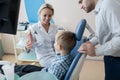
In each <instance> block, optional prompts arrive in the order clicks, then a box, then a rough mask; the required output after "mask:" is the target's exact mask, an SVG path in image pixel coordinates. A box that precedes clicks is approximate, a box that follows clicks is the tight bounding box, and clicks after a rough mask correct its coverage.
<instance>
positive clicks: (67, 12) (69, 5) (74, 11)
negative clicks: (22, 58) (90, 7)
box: [2, 0, 95, 53]
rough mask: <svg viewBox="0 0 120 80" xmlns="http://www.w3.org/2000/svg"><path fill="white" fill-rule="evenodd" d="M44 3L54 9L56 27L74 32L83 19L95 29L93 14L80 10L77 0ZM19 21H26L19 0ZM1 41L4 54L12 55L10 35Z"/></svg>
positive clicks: (57, 0)
mask: <svg viewBox="0 0 120 80" xmlns="http://www.w3.org/2000/svg"><path fill="white" fill-rule="evenodd" d="M45 1H46V2H48V3H50V4H52V5H53V7H54V9H55V15H54V17H53V20H54V22H55V24H56V25H59V26H61V27H64V28H65V29H66V30H71V31H74V30H75V27H76V25H77V24H78V22H79V21H80V20H81V19H83V18H84V19H86V20H87V22H88V24H89V25H90V26H92V28H94V29H95V27H94V24H95V23H94V21H95V20H94V14H93V12H91V13H90V14H86V13H85V12H84V11H83V10H81V9H80V5H79V4H78V0H45ZM33 4H34V2H33ZM31 6H33V5H31ZM33 7H34V6H33ZM19 21H20V22H21V21H28V20H27V16H26V12H25V8H24V0H21V7H20V13H19ZM87 34H88V32H87V31H86V32H85V35H87ZM2 41H3V48H4V51H5V52H6V53H14V51H13V42H12V37H11V35H2ZM6 42H7V43H6Z"/></svg>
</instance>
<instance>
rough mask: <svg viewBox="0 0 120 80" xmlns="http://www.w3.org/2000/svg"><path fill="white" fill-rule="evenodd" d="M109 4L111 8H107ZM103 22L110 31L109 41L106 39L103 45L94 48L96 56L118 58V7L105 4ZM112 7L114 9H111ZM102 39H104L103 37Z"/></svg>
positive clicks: (119, 22) (119, 27)
mask: <svg viewBox="0 0 120 80" xmlns="http://www.w3.org/2000/svg"><path fill="white" fill-rule="evenodd" d="M110 4H111V6H109V5H110ZM105 6H109V9H108V7H106V9H105V10H106V11H105V12H106V13H105V14H104V16H105V17H104V18H105V21H106V23H107V25H108V27H109V29H110V31H111V39H108V40H107V42H105V43H104V44H103V45H101V46H99V47H98V48H96V50H95V51H96V55H98V56H99V55H103V54H104V55H113V56H119V57H120V12H119V11H118V8H119V6H120V5H119V6H118V5H117V4H115V3H113V2H112V1H109V3H108V4H106V5H105ZM113 6H114V7H113ZM103 38H104V37H103Z"/></svg>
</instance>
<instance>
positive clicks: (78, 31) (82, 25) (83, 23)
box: [75, 19, 87, 41]
mask: <svg viewBox="0 0 120 80" xmlns="http://www.w3.org/2000/svg"><path fill="white" fill-rule="evenodd" d="M86 23H87V22H86V20H85V19H82V20H80V22H79V24H78V25H77V27H76V31H75V35H76V40H77V41H80V40H81V38H82V36H83V33H84V29H85V26H86Z"/></svg>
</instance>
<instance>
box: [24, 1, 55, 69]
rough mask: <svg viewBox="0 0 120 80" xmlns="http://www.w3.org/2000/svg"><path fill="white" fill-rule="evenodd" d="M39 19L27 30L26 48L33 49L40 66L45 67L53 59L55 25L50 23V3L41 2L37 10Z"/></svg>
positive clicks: (51, 13) (51, 8)
mask: <svg viewBox="0 0 120 80" xmlns="http://www.w3.org/2000/svg"><path fill="white" fill-rule="evenodd" d="M38 15H39V17H40V21H39V22H38V23H36V24H35V25H33V26H31V27H30V28H29V29H28V30H29V31H30V33H29V34H28V41H27V43H26V49H29V50H30V49H33V48H34V51H35V53H36V55H37V59H38V60H39V62H40V65H41V66H42V67H47V66H49V64H51V62H52V61H53V59H54V56H55V49H54V41H55V34H56V33H57V26H55V25H54V24H51V23H50V20H51V19H52V16H53V15H54V9H53V7H52V6H51V5H50V4H47V3H45V4H43V5H42V6H41V7H40V9H39V10H38Z"/></svg>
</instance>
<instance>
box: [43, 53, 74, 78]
mask: <svg viewBox="0 0 120 80" xmlns="http://www.w3.org/2000/svg"><path fill="white" fill-rule="evenodd" d="M73 58H74V57H73V56H72V55H71V54H68V55H65V56H61V55H56V58H55V60H54V61H53V63H52V64H51V66H50V67H47V68H44V69H43V70H45V71H47V72H49V73H51V74H53V75H55V76H56V77H57V78H58V80H61V78H62V77H63V76H64V75H65V74H66V72H67V70H68V69H69V67H70V65H71V63H72V61H73Z"/></svg>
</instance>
